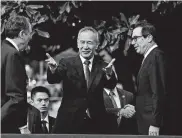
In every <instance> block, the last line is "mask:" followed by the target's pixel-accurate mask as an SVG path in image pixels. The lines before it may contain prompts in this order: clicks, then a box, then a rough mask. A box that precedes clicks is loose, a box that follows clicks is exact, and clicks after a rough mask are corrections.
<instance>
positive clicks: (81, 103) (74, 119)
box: [47, 56, 116, 133]
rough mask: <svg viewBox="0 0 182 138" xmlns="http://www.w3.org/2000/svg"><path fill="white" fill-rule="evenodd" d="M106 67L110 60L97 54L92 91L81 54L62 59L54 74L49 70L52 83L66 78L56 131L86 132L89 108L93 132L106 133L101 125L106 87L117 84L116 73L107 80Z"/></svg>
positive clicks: (112, 86) (49, 79)
mask: <svg viewBox="0 0 182 138" xmlns="http://www.w3.org/2000/svg"><path fill="white" fill-rule="evenodd" d="M106 66H107V63H105V62H104V61H102V60H101V59H100V58H99V57H97V56H95V57H94V60H93V65H92V71H91V78H90V83H89V88H88V90H87V86H86V81H85V77H84V72H83V65H82V62H81V59H80V57H79V56H76V57H71V58H65V59H62V60H60V62H59V66H58V68H57V70H56V72H55V73H54V74H52V73H51V72H50V70H49V69H48V74H47V80H48V82H49V83H58V82H60V81H61V80H63V91H64V93H63V99H62V103H61V106H60V108H59V111H58V115H57V119H56V123H55V127H54V130H53V133H84V132H83V129H84V128H83V124H84V116H85V113H86V109H89V112H90V116H91V118H92V123H93V124H94V127H93V129H95V130H93V133H104V132H103V131H105V129H104V128H103V127H101V126H103V125H104V124H103V122H105V121H104V119H103V116H104V115H105V114H106V110H105V107H104V100H103V87H110V88H114V87H115V85H116V78H115V76H114V73H113V76H112V77H111V79H110V80H107V79H106V75H105V73H104V72H103V71H102V68H104V67H106ZM104 126H105V125H104Z"/></svg>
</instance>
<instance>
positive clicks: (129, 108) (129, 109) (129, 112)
mask: <svg viewBox="0 0 182 138" xmlns="http://www.w3.org/2000/svg"><path fill="white" fill-rule="evenodd" d="M135 112H136V111H135V107H134V106H133V105H130V104H127V105H125V107H124V108H122V110H121V111H120V114H121V115H122V116H124V117H125V118H131V117H132V116H133V115H134V114H135Z"/></svg>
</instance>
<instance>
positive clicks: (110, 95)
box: [109, 91, 118, 108]
mask: <svg viewBox="0 0 182 138" xmlns="http://www.w3.org/2000/svg"><path fill="white" fill-rule="evenodd" d="M114 95H115V94H114V92H113V91H111V92H110V94H109V97H110V99H111V101H112V104H113V106H114V108H118V106H117V104H116V101H115V99H114Z"/></svg>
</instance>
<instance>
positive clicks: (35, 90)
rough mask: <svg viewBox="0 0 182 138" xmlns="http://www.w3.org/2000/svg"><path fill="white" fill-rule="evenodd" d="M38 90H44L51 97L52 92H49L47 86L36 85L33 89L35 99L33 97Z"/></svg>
mask: <svg viewBox="0 0 182 138" xmlns="http://www.w3.org/2000/svg"><path fill="white" fill-rule="evenodd" d="M38 92H44V93H47V95H48V96H49V97H51V95H50V93H49V90H48V89H47V88H46V87H43V86H37V87H34V88H33V89H32V91H31V98H32V99H33V97H34V96H35V94H36V93H38Z"/></svg>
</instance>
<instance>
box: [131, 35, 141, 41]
mask: <svg viewBox="0 0 182 138" xmlns="http://www.w3.org/2000/svg"><path fill="white" fill-rule="evenodd" d="M140 37H143V36H134V37H132V38H131V41H134V42H136V41H137V40H138V38H140Z"/></svg>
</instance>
